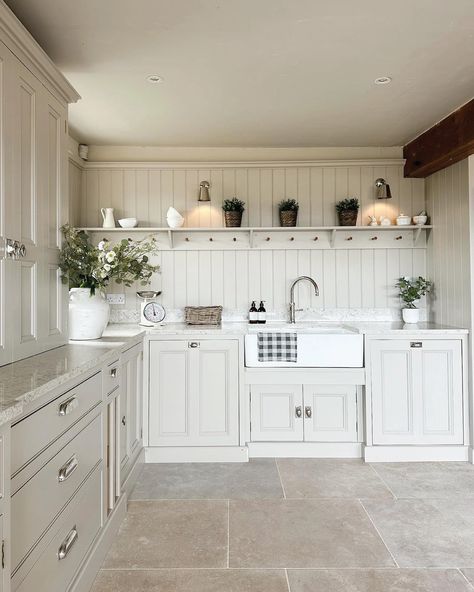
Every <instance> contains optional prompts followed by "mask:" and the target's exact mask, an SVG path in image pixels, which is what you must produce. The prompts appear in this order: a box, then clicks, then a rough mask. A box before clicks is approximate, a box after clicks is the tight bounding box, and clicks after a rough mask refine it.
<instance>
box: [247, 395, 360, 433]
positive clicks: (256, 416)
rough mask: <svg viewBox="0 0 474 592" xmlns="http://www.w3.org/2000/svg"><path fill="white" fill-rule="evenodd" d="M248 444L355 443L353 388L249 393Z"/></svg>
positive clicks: (355, 404) (354, 396)
mask: <svg viewBox="0 0 474 592" xmlns="http://www.w3.org/2000/svg"><path fill="white" fill-rule="evenodd" d="M250 415H251V430H250V433H251V440H252V442H356V441H357V389H356V386H355V385H309V384H305V385H301V384H295V385H288V384H284V385H260V384H255V385H252V386H251V391H250Z"/></svg>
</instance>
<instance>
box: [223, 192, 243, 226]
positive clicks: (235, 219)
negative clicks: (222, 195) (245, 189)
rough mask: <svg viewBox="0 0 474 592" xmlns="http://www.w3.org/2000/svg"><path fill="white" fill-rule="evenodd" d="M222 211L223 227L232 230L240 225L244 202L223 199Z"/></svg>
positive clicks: (235, 198)
mask: <svg viewBox="0 0 474 592" xmlns="http://www.w3.org/2000/svg"><path fill="white" fill-rule="evenodd" d="M222 209H223V210H224V218H225V225H226V226H227V227H228V228H234V227H237V226H240V225H241V224H242V214H243V213H244V211H245V202H244V201H242V200H240V199H237V197H233V198H232V199H225V200H224V202H223V204H222Z"/></svg>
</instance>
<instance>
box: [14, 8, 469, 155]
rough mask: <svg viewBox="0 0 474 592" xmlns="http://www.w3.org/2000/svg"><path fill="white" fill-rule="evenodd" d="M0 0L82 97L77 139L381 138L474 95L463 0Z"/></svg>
mask: <svg viewBox="0 0 474 592" xmlns="http://www.w3.org/2000/svg"><path fill="white" fill-rule="evenodd" d="M7 4H8V5H9V6H10V8H12V10H13V11H14V12H15V13H16V14H17V16H18V17H19V18H20V20H21V21H22V22H23V23H24V24H25V26H26V27H27V28H28V29H29V30H30V31H31V32H32V34H33V35H34V36H35V38H36V39H37V40H38V42H39V43H40V44H41V45H42V46H43V47H44V49H45V50H46V52H47V53H48V54H49V55H50V56H51V57H52V59H53V60H54V61H55V62H56V64H57V65H58V66H59V68H60V69H61V70H62V71H63V72H64V74H65V75H66V76H67V77H68V78H69V80H70V81H71V82H72V84H73V85H74V86H75V87H76V89H77V91H78V92H79V93H80V94H81V95H82V97H83V99H82V100H81V101H80V102H79V103H78V104H76V105H72V106H71V109H70V122H71V128H72V130H73V133H74V135H75V136H76V137H77V138H78V139H79V140H81V141H85V142H87V143H90V144H110V145H114V144H115V145H143V146H146V145H150V146H394V145H402V144H404V143H406V141H408V140H410V139H412V138H413V137H415V136H416V135H418V134H419V133H420V132H421V131H423V130H424V129H426V128H428V127H430V126H431V125H432V124H433V123H435V122H436V121H438V120H440V119H442V118H443V117H444V116H445V115H447V114H448V113H449V112H450V111H452V110H453V109H455V108H456V107H458V106H460V105H462V104H463V103H465V102H467V101H468V100H469V99H471V98H472V97H473V96H474V1H473V0H449V1H448V0H391V1H388V0H358V1H357V2H355V1H354V0H134V1H133V2H130V0H80V1H78V0H7ZM149 74H159V75H161V76H163V78H164V79H165V82H164V83H163V84H160V85H151V84H149V83H148V82H146V81H145V77H146V76H147V75H149ZM383 75H388V76H391V77H393V82H392V84H390V85H388V86H375V85H374V84H373V81H374V79H375V78H376V77H377V76H383Z"/></svg>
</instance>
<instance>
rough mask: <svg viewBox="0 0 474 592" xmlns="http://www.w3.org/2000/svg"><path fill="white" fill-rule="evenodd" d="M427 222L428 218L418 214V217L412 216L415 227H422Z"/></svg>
mask: <svg viewBox="0 0 474 592" xmlns="http://www.w3.org/2000/svg"><path fill="white" fill-rule="evenodd" d="M427 221H428V216H425V215H423V214H420V215H419V216H413V222H414V223H415V224H416V225H417V226H423V225H424V224H426V222H427Z"/></svg>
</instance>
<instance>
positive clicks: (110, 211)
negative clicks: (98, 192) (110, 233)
mask: <svg viewBox="0 0 474 592" xmlns="http://www.w3.org/2000/svg"><path fill="white" fill-rule="evenodd" d="M100 213H101V214H102V220H103V222H102V228H115V218H114V208H100Z"/></svg>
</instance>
